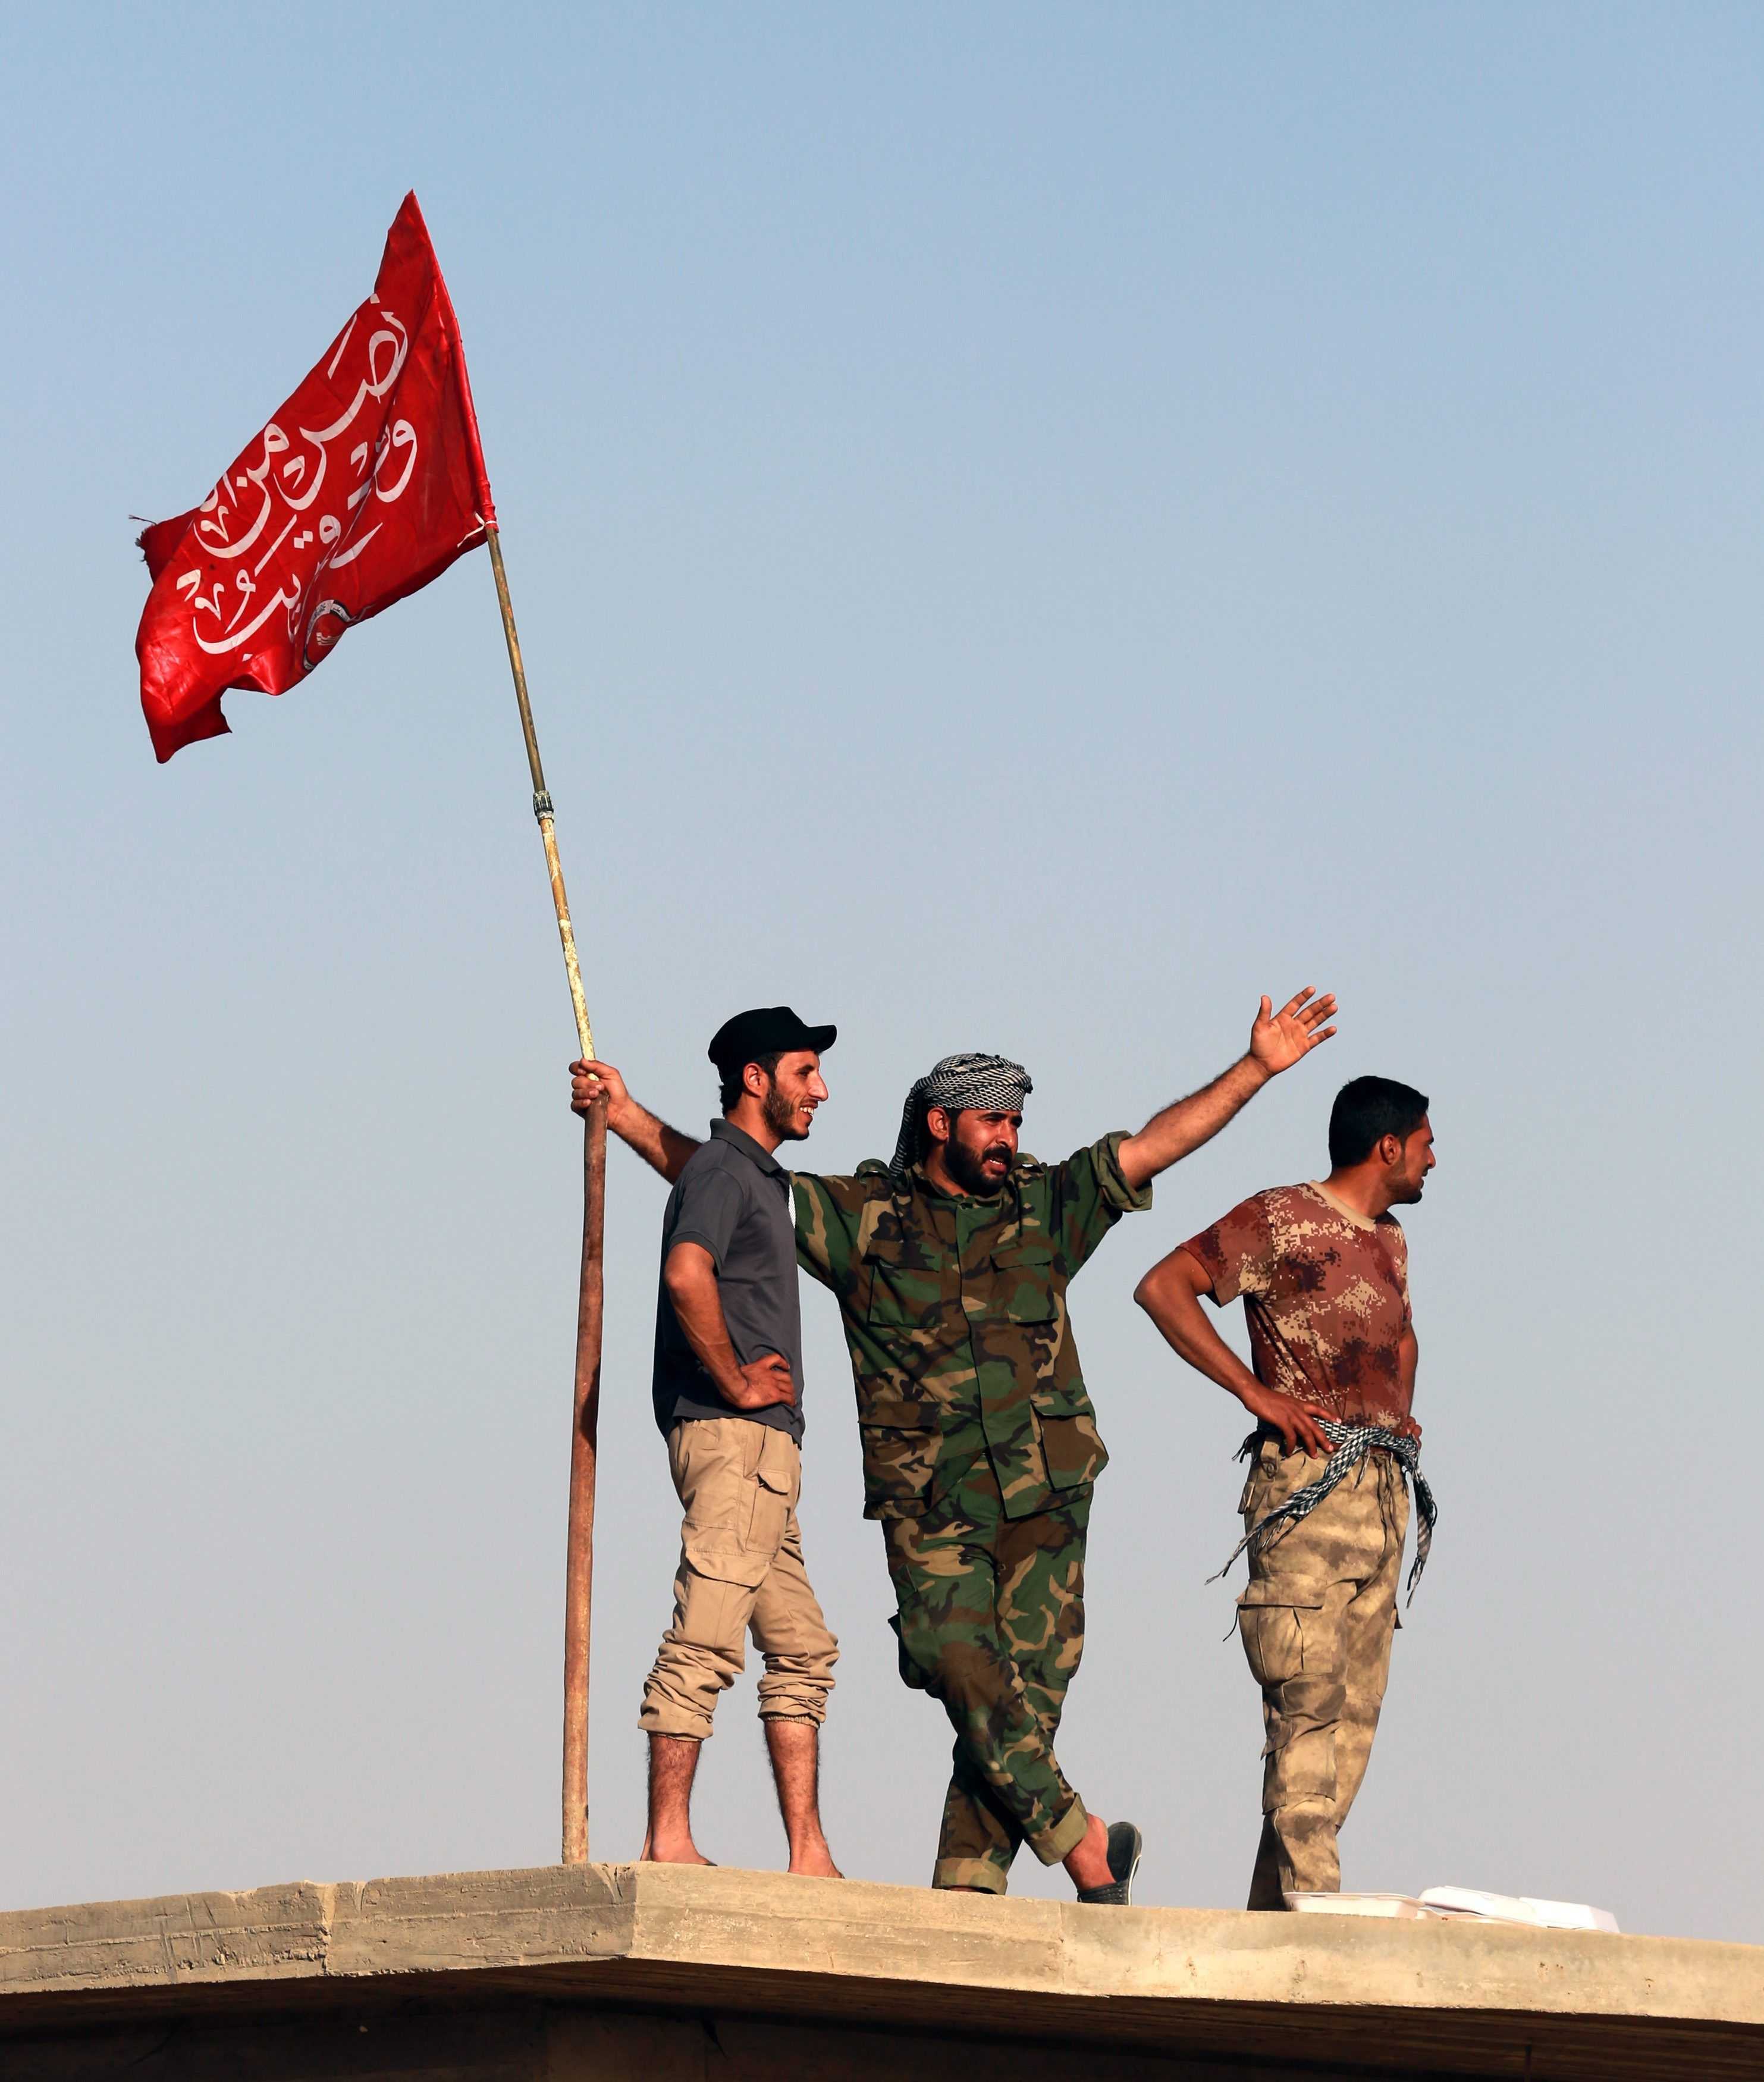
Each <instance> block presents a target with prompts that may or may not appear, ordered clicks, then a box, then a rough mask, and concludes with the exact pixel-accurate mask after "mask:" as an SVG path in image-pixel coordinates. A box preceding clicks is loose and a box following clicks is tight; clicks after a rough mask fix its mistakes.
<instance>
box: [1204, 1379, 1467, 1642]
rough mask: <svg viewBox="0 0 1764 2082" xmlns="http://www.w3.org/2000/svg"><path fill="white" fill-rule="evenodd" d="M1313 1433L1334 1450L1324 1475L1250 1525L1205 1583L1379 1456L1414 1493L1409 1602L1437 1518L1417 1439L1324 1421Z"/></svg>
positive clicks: (1251, 1442)
mask: <svg viewBox="0 0 1764 2082" xmlns="http://www.w3.org/2000/svg"><path fill="white" fill-rule="evenodd" d="M1317 1429H1318V1430H1319V1431H1320V1432H1321V1433H1322V1434H1323V1435H1324V1438H1325V1439H1328V1442H1329V1443H1330V1445H1331V1446H1332V1448H1334V1450H1333V1452H1331V1454H1330V1456H1329V1457H1328V1460H1327V1461H1325V1462H1324V1469H1323V1473H1321V1474H1320V1475H1319V1476H1318V1477H1317V1479H1316V1481H1314V1482H1307V1483H1306V1485H1305V1486H1304V1487H1303V1489H1302V1490H1295V1491H1294V1492H1293V1494H1291V1495H1290V1497H1288V1498H1287V1499H1286V1502H1284V1503H1283V1504H1282V1505H1280V1506H1279V1507H1278V1509H1276V1510H1274V1511H1269V1514H1268V1515H1267V1516H1266V1517H1265V1518H1264V1519H1260V1520H1258V1521H1257V1524H1254V1525H1252V1527H1251V1528H1249V1530H1248V1532H1246V1533H1245V1534H1244V1536H1243V1538H1242V1539H1241V1540H1239V1541H1238V1543H1237V1545H1236V1546H1235V1547H1234V1548H1233V1549H1231V1555H1230V1557H1229V1559H1228V1560H1227V1561H1226V1564H1225V1568H1224V1569H1221V1570H1219V1576H1223V1574H1225V1570H1226V1569H1229V1568H1230V1567H1231V1563H1232V1562H1233V1561H1236V1559H1237V1557H1238V1556H1239V1555H1240V1554H1241V1553H1243V1551H1244V1549H1245V1548H1246V1547H1247V1548H1248V1549H1250V1551H1251V1552H1252V1553H1256V1552H1259V1550H1260V1549H1262V1548H1263V1547H1265V1546H1266V1545H1267V1544H1268V1542H1269V1540H1272V1539H1273V1538H1274V1536H1275V1535H1276V1533H1277V1532H1278V1531H1279V1530H1280V1528H1282V1526H1287V1525H1296V1524H1298V1522H1299V1519H1301V1518H1308V1517H1309V1516H1310V1515H1311V1512H1312V1511H1315V1510H1316V1507H1317V1506H1318V1505H1319V1504H1320V1503H1321V1502H1322V1501H1323V1499H1324V1498H1325V1497H1326V1496H1327V1495H1328V1494H1329V1492H1330V1491H1331V1490H1332V1489H1334V1488H1335V1487H1336V1486H1337V1484H1338V1483H1339V1482H1340V1481H1341V1480H1342V1479H1343V1478H1344V1477H1345V1476H1348V1475H1350V1474H1352V1473H1353V1472H1354V1469H1356V1468H1357V1467H1358V1466H1359V1465H1360V1463H1361V1462H1362V1460H1365V1459H1366V1456H1367V1455H1368V1454H1370V1453H1375V1452H1384V1453H1388V1454H1389V1455H1390V1456H1391V1459H1392V1460H1395V1461H1396V1465H1398V1467H1400V1469H1402V1471H1403V1479H1404V1481H1405V1482H1411V1483H1412V1484H1413V1485H1414V1489H1415V1560H1414V1564H1413V1566H1412V1567H1411V1569H1410V1570H1409V1572H1408V1602H1409V1603H1410V1604H1413V1603H1414V1601H1415V1587H1416V1585H1417V1583H1420V1581H1421V1571H1422V1570H1423V1569H1425V1567H1426V1566H1427V1557H1428V1554H1429V1551H1430V1550H1431V1549H1432V1547H1433V1544H1434V1521H1435V1519H1437V1518H1438V1515H1439V1513H1438V1511H1437V1510H1436V1509H1435V1507H1434V1493H1433V1491H1432V1490H1430V1489H1429V1487H1428V1486H1427V1478H1426V1477H1425V1475H1424V1474H1422V1473H1421V1443H1420V1441H1419V1440H1417V1439H1411V1438H1409V1437H1408V1436H1407V1435H1406V1434H1404V1433H1403V1432H1400V1431H1387V1429H1386V1428H1385V1427H1384V1426H1383V1425H1382V1424H1337V1423H1335V1422H1332V1420H1331V1419H1330V1418H1327V1417H1320V1418H1318V1419H1317ZM1256 1443H1257V1434H1254V1433H1252V1435H1250V1437H1249V1438H1248V1439H1246V1440H1245V1441H1244V1453H1245V1454H1246V1455H1247V1454H1248V1453H1249V1452H1252V1450H1253V1448H1255V1445H1256ZM1219 1576H1210V1577H1209V1578H1207V1581H1208V1582H1209V1583H1217V1582H1218V1581H1219Z"/></svg>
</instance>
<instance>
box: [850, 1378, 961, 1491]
mask: <svg viewBox="0 0 1764 2082" xmlns="http://www.w3.org/2000/svg"><path fill="white" fill-rule="evenodd" d="M941 1421H942V1413H941V1410H940V1409H939V1408H938V1406H937V1404H935V1403H930V1402H893V1401H883V1400H882V1398H881V1397H872V1398H870V1399H869V1400H867V1401H865V1403H864V1405H863V1406H862V1409H861V1413H860V1414H859V1417H858V1421H857V1433H858V1437H859V1438H860V1439H861V1441H862V1443H863V1454H864V1515H865V1517H866V1518H907V1517H915V1516H917V1515H919V1514H920V1513H921V1512H922V1511H924V1508H925V1506H926V1504H927V1503H928V1502H929V1501H930V1495H931V1478H932V1476H933V1473H935V1472H936V1469H937V1454H938V1451H939V1449H940V1448H941V1446H942V1443H943V1432H942V1430H941Z"/></svg>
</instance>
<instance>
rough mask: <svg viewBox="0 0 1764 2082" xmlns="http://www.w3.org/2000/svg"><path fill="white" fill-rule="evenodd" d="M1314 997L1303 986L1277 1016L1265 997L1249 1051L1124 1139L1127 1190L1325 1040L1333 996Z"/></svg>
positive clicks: (1210, 1133)
mask: <svg viewBox="0 0 1764 2082" xmlns="http://www.w3.org/2000/svg"><path fill="white" fill-rule="evenodd" d="M1314 997H1316V993H1314V992H1313V990H1312V989H1311V986H1310V985H1309V984H1307V985H1306V986H1305V988H1303V990H1302V991H1300V992H1299V994H1298V996H1297V997H1295V998H1294V999H1293V1000H1292V1001H1291V1002H1290V1004H1287V1005H1283V1006H1282V1008H1281V1009H1280V1010H1279V1011H1278V1012H1275V1011H1274V1009H1273V1001H1272V1000H1271V999H1269V998H1264V999H1263V1000H1262V1001H1261V1010H1260V1011H1259V1012H1258V1013H1257V1015H1256V1022H1255V1024H1254V1025H1253V1026H1252V1027H1251V1028H1250V1030H1249V1047H1248V1052H1246V1053H1245V1054H1244V1055H1243V1056H1240V1058H1239V1059H1238V1060H1237V1061H1236V1062H1235V1063H1233V1064H1231V1068H1229V1069H1228V1070H1224V1071H1222V1072H1221V1073H1219V1076H1218V1077H1215V1078H1214V1080H1213V1081H1212V1082H1211V1084H1210V1085H1202V1088H1201V1089H1200V1090H1199V1091H1198V1092H1191V1093H1190V1094H1189V1096H1188V1097H1187V1098H1185V1099H1178V1100H1177V1102H1175V1104H1174V1105H1173V1106H1166V1107H1165V1108H1164V1111H1163V1112H1162V1113H1157V1114H1154V1115H1152V1116H1151V1119H1150V1120H1148V1121H1147V1123H1146V1124H1145V1126H1144V1127H1142V1128H1141V1129H1140V1131H1139V1133H1138V1134H1137V1135H1130V1136H1128V1137H1127V1139H1126V1141H1125V1142H1123V1143H1122V1145H1121V1153H1120V1157H1119V1160H1118V1161H1119V1162H1120V1165H1121V1174H1122V1177H1123V1178H1125V1179H1126V1182H1127V1183H1128V1184H1129V1185H1130V1186H1143V1185H1144V1184H1145V1183H1146V1182H1147V1179H1151V1178H1156V1177H1157V1175H1158V1174H1159V1173H1160V1171H1168V1170H1169V1168H1170V1166H1171V1165H1172V1164H1174V1163H1177V1161H1179V1160H1180V1159H1181V1158H1182V1157H1186V1156H1187V1155H1188V1154H1189V1151H1190V1150H1194V1149H1198V1148H1200V1146H1201V1144H1202V1143H1203V1142H1210V1141H1211V1140H1212V1139H1213V1137H1214V1136H1215V1135H1217V1134H1218V1133H1219V1130H1220V1129H1221V1128H1222V1127H1224V1126H1225V1124H1226V1123H1227V1121H1229V1120H1230V1119H1231V1118H1232V1116H1233V1115H1236V1113H1238V1112H1239V1111H1241V1109H1242V1108H1243V1107H1244V1105H1245V1104H1247V1102H1248V1101H1249V1100H1251V1099H1252V1098H1254V1097H1255V1096H1256V1094H1257V1092H1259V1091H1260V1090H1261V1088H1262V1086H1263V1085H1265V1084H1266V1083H1267V1081H1268V1080H1269V1078H1270V1077H1278V1076H1279V1074H1280V1073H1281V1072H1282V1070H1290V1068H1292V1066H1293V1064H1295V1063H1296V1062H1297V1061H1298V1060H1299V1057H1300V1056H1308V1055H1309V1054H1310V1052H1311V1050H1312V1049H1313V1048H1316V1047H1320V1045H1321V1044H1322V1043H1324V1042H1325V1041H1327V1040H1328V1038H1329V1036H1330V1035H1332V1034H1333V1033H1334V1031H1335V1029H1334V1028H1333V1027H1332V1026H1324V1023H1323V1022H1324V1021H1325V1020H1326V1019H1328V1018H1332V1016H1333V1014H1334V1012H1335V998H1334V997H1333V995H1332V993H1324V996H1323V997H1316V1001H1315V1003H1312V1002H1311V1000H1312V999H1313V998H1314Z"/></svg>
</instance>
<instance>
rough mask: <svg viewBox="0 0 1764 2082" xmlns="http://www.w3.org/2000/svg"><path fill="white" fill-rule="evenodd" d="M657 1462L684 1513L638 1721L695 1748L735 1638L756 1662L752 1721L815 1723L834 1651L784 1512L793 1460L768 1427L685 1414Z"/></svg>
mask: <svg viewBox="0 0 1764 2082" xmlns="http://www.w3.org/2000/svg"><path fill="white" fill-rule="evenodd" d="M667 1462H668V1466H669V1468H670V1469H671V1471H672V1473H673V1477H674V1487H675V1489H676V1490H678V1492H679V1494H680V1502H681V1503H682V1504H684V1506H685V1509H686V1522H685V1524H684V1526H683V1527H682V1528H680V1569H679V1572H678V1574H676V1576H675V1578H674V1623H673V1625H671V1627H669V1629H667V1633H665V1634H663V1637H662V1645H661V1649H660V1650H659V1653H658V1654H657V1655H656V1658H655V1668H654V1669H653V1670H651V1671H650V1674H649V1680H648V1682H647V1683H646V1684H645V1685H644V1687H643V1710H642V1713H641V1714H640V1715H639V1716H638V1726H640V1727H642V1729H644V1730H646V1732H647V1733H648V1734H652V1735H686V1736H689V1737H692V1738H694V1739H697V1740H698V1741H700V1742H703V1741H705V1740H706V1739H708V1738H709V1734H710V1717H711V1715H712V1714H713V1713H714V1712H715V1710H716V1705H717V1700H718V1695H719V1694H720V1693H722V1692H726V1691H727V1690H728V1688H729V1687H730V1685H731V1684H734V1682H735V1680H736V1678H737V1677H739V1675H741V1671H742V1669H743V1666H744V1665H745V1663H746V1662H747V1634H748V1633H749V1632H750V1631H751V1633H752V1635H753V1645H754V1646H755V1647H756V1648H757V1649H758V1650H759V1651H760V1654H761V1655H762V1656H763V1657H764V1658H765V1673H764V1675H763V1676H762V1677H761V1678H760V1718H761V1719H762V1720H772V1721H813V1722H815V1723H816V1724H817V1725H819V1723H820V1722H822V1721H823V1720H825V1719H826V1717H827V1693H828V1692H831V1690H832V1688H833V1665H834V1664H835V1663H836V1662H837V1661H838V1660H839V1643H838V1642H836V1640H835V1639H834V1638H833V1637H832V1635H831V1633H828V1632H827V1622H826V1621H825V1620H824V1619H823V1618H822V1616H821V1608H820V1605H819V1603H818V1601H817V1600H816V1598H815V1593H814V1591H812V1590H811V1589H810V1587H809V1578H808V1570H807V1569H806V1567H805V1566H804V1565H803V1561H802V1531H801V1528H799V1527H798V1524H797V1520H796V1507H797V1502H798V1498H799V1497H800V1495H801V1494H802V1449H801V1448H799V1447H798V1444H797V1443H796V1441H795V1440H794V1439H793V1438H791V1437H790V1435H789V1433H788V1432H785V1431H779V1430H777V1427H775V1426H773V1425H769V1424H756V1423H755V1422H753V1421H752V1419H751V1418H746V1417H701V1418H683V1419H682V1420H681V1421H680V1422H679V1423H678V1424H676V1426H675V1427H674V1428H673V1430H672V1431H671V1432H670V1433H669V1435H668V1439H667Z"/></svg>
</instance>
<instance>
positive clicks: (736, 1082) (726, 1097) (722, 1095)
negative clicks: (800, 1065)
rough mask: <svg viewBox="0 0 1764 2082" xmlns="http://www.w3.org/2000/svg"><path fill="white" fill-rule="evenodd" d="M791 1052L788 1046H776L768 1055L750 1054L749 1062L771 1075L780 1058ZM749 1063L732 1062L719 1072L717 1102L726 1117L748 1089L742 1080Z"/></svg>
mask: <svg viewBox="0 0 1764 2082" xmlns="http://www.w3.org/2000/svg"><path fill="white" fill-rule="evenodd" d="M788 1054H789V1050H788V1049H787V1048H774V1049H773V1051H772V1052H771V1054H770V1055H768V1056H749V1057H748V1058H747V1063H757V1064H759V1065H760V1068H761V1069H762V1070H764V1072H765V1073H766V1075H767V1076H768V1077H770V1076H771V1075H772V1073H773V1071H774V1070H776V1069H777V1067H778V1063H779V1060H780V1059H781V1057H783V1056H787V1055H788ZM747 1063H731V1064H730V1065H729V1067H728V1068H727V1069H726V1070H723V1071H721V1072H719V1073H718V1074H719V1075H720V1076H721V1077H722V1083H721V1084H720V1085H718V1088H717V1103H718V1106H721V1107H722V1110H723V1114H724V1116H725V1117H727V1115H729V1114H730V1113H731V1112H732V1111H734V1109H735V1104H736V1102H737V1101H738V1100H739V1098H740V1097H741V1094H743V1092H744V1091H745V1090H746V1089H747V1086H746V1085H744V1084H743V1082H742V1079H743V1077H744V1076H745V1075H746V1073H747Z"/></svg>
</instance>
